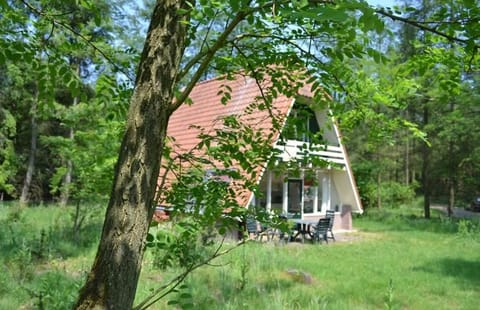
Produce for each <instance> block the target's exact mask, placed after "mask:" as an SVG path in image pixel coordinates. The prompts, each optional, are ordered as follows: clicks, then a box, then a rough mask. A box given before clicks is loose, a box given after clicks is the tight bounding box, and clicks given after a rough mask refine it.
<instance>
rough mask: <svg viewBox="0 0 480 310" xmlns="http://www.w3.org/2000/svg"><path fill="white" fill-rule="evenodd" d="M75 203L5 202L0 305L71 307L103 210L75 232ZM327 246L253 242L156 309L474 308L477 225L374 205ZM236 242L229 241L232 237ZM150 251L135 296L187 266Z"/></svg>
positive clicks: (0, 214) (479, 264)
mask: <svg viewBox="0 0 480 310" xmlns="http://www.w3.org/2000/svg"><path fill="white" fill-rule="evenodd" d="M72 212H73V209H71V208H59V207H55V206H39V207H29V208H26V209H17V208H16V207H15V206H1V207H0V272H1V273H2V276H1V277H0V309H20V308H24V309H41V308H44V309H69V308H70V307H71V305H72V303H73V302H74V300H75V297H76V293H77V291H78V288H79V287H80V285H81V284H82V282H83V280H84V277H85V272H86V271H88V270H89V268H90V264H91V262H92V259H93V255H94V254H95V250H96V244H97V242H98V237H99V235H100V229H101V222H102V216H101V215H102V210H101V209H99V210H98V212H97V211H95V212H94V213H95V214H94V215H92V216H91V217H89V218H88V220H87V222H86V225H85V227H84V230H83V231H82V233H81V235H80V238H79V239H76V238H74V237H73V234H72V230H71V228H72V224H73V223H72V217H71V215H72ZM354 227H355V228H356V229H357V230H358V231H357V232H353V233H350V234H348V235H345V236H343V237H344V238H342V239H343V240H342V241H340V240H338V241H337V242H335V243H333V242H331V243H329V244H328V245H326V244H322V245H320V244H309V243H305V244H300V243H289V244H286V245H285V244H276V243H266V242H263V243H258V242H252V243H249V244H247V245H246V246H243V247H240V248H238V249H236V250H234V251H233V252H231V253H230V254H228V255H226V256H223V257H221V258H218V259H217V260H214V261H213V262H212V265H208V266H204V267H202V268H200V269H198V270H196V271H195V272H193V273H192V274H190V275H189V276H188V277H187V279H186V281H185V285H184V286H181V287H179V288H178V291H177V292H176V293H173V294H171V295H169V296H167V297H166V298H165V299H164V300H161V301H160V302H159V303H157V304H155V305H154V306H153V307H152V309H172V308H173V307H174V306H172V305H168V302H169V301H174V302H177V303H179V304H177V306H175V307H177V308H179V307H180V306H181V305H184V306H188V305H190V306H191V307H193V308H194V309H258V308H260V309H477V308H478V300H480V290H478V287H479V285H480V238H479V236H480V224H479V222H478V220H452V219H448V218H446V217H445V216H443V215H442V214H440V213H436V212H433V213H432V219H430V220H425V219H423V218H422V210H421V208H417V207H400V208H396V209H394V210H388V209H383V210H371V211H369V212H367V213H366V214H365V215H362V216H361V217H358V218H355V219H354ZM232 245H233V244H232ZM154 258H155V255H154V253H152V252H150V251H147V253H146V256H145V262H144V268H143V272H142V276H141V282H140V285H139V288H138V292H137V295H138V296H137V300H138V301H139V300H141V299H142V298H144V297H145V296H147V295H148V293H149V292H150V291H151V289H153V288H157V287H159V286H161V285H162V284H164V283H166V282H167V281H168V280H169V279H171V278H173V277H174V276H175V275H177V274H178V273H179V272H181V270H179V269H175V268H170V269H167V270H160V269H158V268H156V267H155V266H158V264H154V261H153V259H154Z"/></svg>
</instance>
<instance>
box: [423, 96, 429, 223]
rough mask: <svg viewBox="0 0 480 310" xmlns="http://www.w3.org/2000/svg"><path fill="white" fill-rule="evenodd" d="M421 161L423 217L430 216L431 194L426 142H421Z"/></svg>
mask: <svg viewBox="0 0 480 310" xmlns="http://www.w3.org/2000/svg"><path fill="white" fill-rule="evenodd" d="M425 105H426V103H425ZM428 114H429V111H428V107H427V106H425V107H424V108H423V124H424V127H425V126H426V125H427V124H428V116H429V115H428ZM422 153H423V154H422V156H423V162H422V185H423V210H424V214H425V218H427V219H429V218H430V195H431V184H430V170H429V167H430V146H428V144H427V143H424V144H423V152H422Z"/></svg>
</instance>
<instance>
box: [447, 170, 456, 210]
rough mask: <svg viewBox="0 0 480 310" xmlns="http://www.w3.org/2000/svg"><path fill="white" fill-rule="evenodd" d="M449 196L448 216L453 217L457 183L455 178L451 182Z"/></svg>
mask: <svg viewBox="0 0 480 310" xmlns="http://www.w3.org/2000/svg"><path fill="white" fill-rule="evenodd" d="M449 185H450V186H449V191H448V192H449V195H448V208H447V211H448V216H449V217H451V216H452V215H453V207H454V206H455V181H454V180H453V178H452V179H451V180H450V182H449Z"/></svg>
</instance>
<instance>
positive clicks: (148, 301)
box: [132, 238, 247, 310]
mask: <svg viewBox="0 0 480 310" xmlns="http://www.w3.org/2000/svg"><path fill="white" fill-rule="evenodd" d="M224 240H225V238H224V239H223V240H222V242H221V243H220V245H219V246H218V247H217V249H216V250H215V252H214V253H213V254H212V255H211V256H210V257H208V258H207V259H205V260H204V261H202V262H200V263H198V264H195V265H191V266H190V267H188V268H187V269H186V270H185V271H184V272H183V273H181V274H180V275H178V276H176V277H175V278H173V279H172V280H170V282H168V283H166V284H165V285H162V286H161V287H159V288H157V289H156V290H155V291H153V292H152V293H151V294H150V296H148V297H146V298H145V299H144V300H143V301H142V302H140V303H139V304H138V305H137V306H135V307H133V309H132V310H144V309H147V308H148V307H150V306H151V305H153V304H154V303H156V302H157V301H159V300H160V299H162V298H163V297H165V296H166V295H168V294H170V293H172V292H173V290H175V288H176V287H177V286H178V285H180V283H182V282H183V280H184V279H185V278H186V277H187V276H188V275H189V274H190V273H191V272H193V271H194V270H195V269H198V268H200V267H202V266H204V265H207V264H208V263H210V262H211V261H212V260H214V259H215V258H217V257H220V256H223V255H225V254H228V253H230V252H231V251H233V250H234V249H236V248H238V247H240V246H242V245H244V244H245V243H246V242H247V241H246V240H245V239H243V240H242V241H240V242H239V243H237V244H236V245H235V246H232V247H231V248H228V249H226V250H224V251H221V252H220V250H221V248H222V246H223V242H224ZM168 287H170V288H168ZM167 288H168V290H167V291H166V292H164V293H162V294H161V295H160V296H157V295H159V294H160V293H161V292H162V291H163V290H165V289H167Z"/></svg>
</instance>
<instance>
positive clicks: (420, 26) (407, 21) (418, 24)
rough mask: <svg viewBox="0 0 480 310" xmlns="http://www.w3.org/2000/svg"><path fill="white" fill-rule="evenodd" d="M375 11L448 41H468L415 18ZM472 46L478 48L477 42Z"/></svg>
mask: <svg viewBox="0 0 480 310" xmlns="http://www.w3.org/2000/svg"><path fill="white" fill-rule="evenodd" d="M375 12H376V13H377V14H380V15H383V16H386V17H389V18H391V19H392V20H394V21H400V22H403V23H405V24H408V25H411V26H413V27H416V28H418V29H421V30H424V31H427V32H430V33H433V34H436V35H438V36H440V37H442V38H445V39H447V40H448V41H450V42H459V43H462V44H468V43H469V42H470V40H468V39H462V38H459V37H455V36H452V35H449V34H446V33H444V32H441V31H438V30H437V29H435V28H432V27H429V26H426V24H425V23H424V22H419V21H416V20H411V19H408V18H405V17H401V16H398V15H394V14H392V13H390V12H387V11H385V10H383V9H380V10H375ZM474 47H475V48H480V45H479V44H474Z"/></svg>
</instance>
